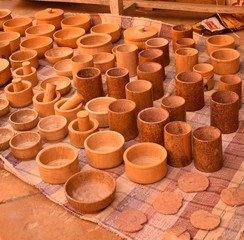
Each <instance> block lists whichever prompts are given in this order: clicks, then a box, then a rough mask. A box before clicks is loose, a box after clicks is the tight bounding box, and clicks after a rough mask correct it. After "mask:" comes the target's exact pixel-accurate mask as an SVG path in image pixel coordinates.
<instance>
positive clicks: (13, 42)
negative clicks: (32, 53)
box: [0, 32, 20, 52]
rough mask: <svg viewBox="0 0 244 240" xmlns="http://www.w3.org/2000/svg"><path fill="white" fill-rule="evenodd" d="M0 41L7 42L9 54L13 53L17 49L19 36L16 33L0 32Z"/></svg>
mask: <svg viewBox="0 0 244 240" xmlns="http://www.w3.org/2000/svg"><path fill="white" fill-rule="evenodd" d="M0 41H8V42H9V43H10V49H11V52H14V51H16V50H17V49H19V45H20V34H19V33H17V32H0Z"/></svg>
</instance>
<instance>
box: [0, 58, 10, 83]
mask: <svg viewBox="0 0 244 240" xmlns="http://www.w3.org/2000/svg"><path fill="white" fill-rule="evenodd" d="M10 79H11V71H10V64H9V61H8V60H7V59H4V58H0V86H2V85H4V84H5V83H7V82H8V81H9V80H10Z"/></svg>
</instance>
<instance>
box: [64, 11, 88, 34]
mask: <svg viewBox="0 0 244 240" xmlns="http://www.w3.org/2000/svg"><path fill="white" fill-rule="evenodd" d="M61 26H62V28H69V27H80V28H83V29H85V31H86V32H87V31H89V29H90V26H91V18H90V16H88V15H76V16H71V17H67V18H64V19H63V20H62V21H61Z"/></svg>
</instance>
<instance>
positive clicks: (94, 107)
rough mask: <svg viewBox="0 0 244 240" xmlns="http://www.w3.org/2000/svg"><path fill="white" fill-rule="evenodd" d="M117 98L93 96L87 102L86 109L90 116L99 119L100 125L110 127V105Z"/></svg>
mask: <svg viewBox="0 0 244 240" xmlns="http://www.w3.org/2000/svg"><path fill="white" fill-rule="evenodd" d="M116 100H117V99H116V98H112V97H98V98H93V99H92V100H90V101H89V102H87V103H86V106H85V109H86V110H87V112H88V113H89V117H90V118H93V119H96V120H97V121H98V123H99V127H108V105H109V104H110V103H111V102H114V101H116Z"/></svg>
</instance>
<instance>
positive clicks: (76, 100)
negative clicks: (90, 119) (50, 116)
mask: <svg viewBox="0 0 244 240" xmlns="http://www.w3.org/2000/svg"><path fill="white" fill-rule="evenodd" d="M82 101H83V97H82V96H81V95H80V94H79V93H78V92H76V93H75V94H74V95H73V96H72V97H71V98H70V99H69V100H68V101H67V102H65V103H64V104H63V105H62V106H61V107H60V110H70V109H73V108H75V107H76V106H77V105H78V104H80V103H81V102H82Z"/></svg>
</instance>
